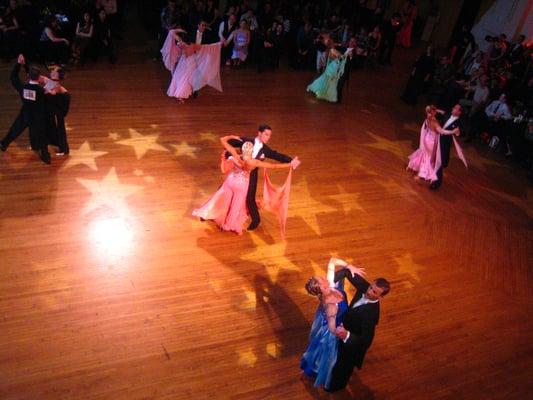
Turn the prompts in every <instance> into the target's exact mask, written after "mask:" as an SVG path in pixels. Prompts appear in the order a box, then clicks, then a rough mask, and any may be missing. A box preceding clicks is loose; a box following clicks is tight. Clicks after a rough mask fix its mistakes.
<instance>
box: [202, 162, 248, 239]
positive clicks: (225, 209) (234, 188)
mask: <svg viewBox="0 0 533 400" xmlns="http://www.w3.org/2000/svg"><path fill="white" fill-rule="evenodd" d="M249 180H250V173H249V172H248V171H246V170H244V169H242V168H241V167H239V166H238V165H237V164H235V163H234V164H233V169H232V170H231V171H230V172H229V173H228V175H227V177H226V179H225V180H224V183H223V184H222V186H221V187H220V188H219V189H218V190H217V191H216V192H215V194H214V195H213V196H211V198H210V199H209V200H207V202H206V203H205V204H204V205H203V206H201V207H200V208H197V209H196V210H194V211H193V213H192V215H194V216H195V217H198V218H202V219H205V220H214V221H215V222H216V224H217V225H218V226H219V227H220V228H221V229H222V230H224V231H233V232H236V233H238V234H239V235H240V234H242V230H243V225H244V222H245V221H246V218H247V217H248V209H247V208H246V194H247V192H248V183H249Z"/></svg>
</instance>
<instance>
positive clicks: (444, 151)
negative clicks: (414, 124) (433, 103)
mask: <svg viewBox="0 0 533 400" xmlns="http://www.w3.org/2000/svg"><path fill="white" fill-rule="evenodd" d="M461 113H462V110H461V106H460V105H459V104H456V105H455V106H453V108H452V110H451V112H448V113H439V117H438V119H439V120H440V123H441V125H442V129H446V130H448V131H453V130H454V129H456V128H458V129H459V131H458V132H457V136H459V135H460V133H461V131H462V130H463V123H462V121H461ZM439 141H440V160H441V164H440V168H439V170H438V171H437V178H438V179H437V180H436V181H435V182H432V183H431V185H430V186H429V188H430V189H431V190H437V189H438V188H439V187H440V185H442V179H443V169H444V168H446V167H447V166H448V163H449V162H450V148H451V146H452V141H453V136H452V135H439Z"/></svg>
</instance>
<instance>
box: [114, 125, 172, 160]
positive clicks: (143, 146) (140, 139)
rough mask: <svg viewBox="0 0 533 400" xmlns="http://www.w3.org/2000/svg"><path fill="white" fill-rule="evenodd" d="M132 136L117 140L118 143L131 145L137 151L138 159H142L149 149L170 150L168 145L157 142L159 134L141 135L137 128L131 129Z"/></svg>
mask: <svg viewBox="0 0 533 400" xmlns="http://www.w3.org/2000/svg"><path fill="white" fill-rule="evenodd" d="M129 133H130V138H129V139H123V140H119V141H117V143H118V144H121V145H124V146H131V147H133V150H134V151H135V155H136V156H137V160H140V159H141V158H142V157H143V156H144V155H145V154H146V153H147V152H148V150H157V151H168V149H167V148H166V147H163V146H161V145H160V144H159V143H157V138H159V134H153V135H141V134H140V133H139V132H137V131H136V130H135V129H131V128H130V129H129Z"/></svg>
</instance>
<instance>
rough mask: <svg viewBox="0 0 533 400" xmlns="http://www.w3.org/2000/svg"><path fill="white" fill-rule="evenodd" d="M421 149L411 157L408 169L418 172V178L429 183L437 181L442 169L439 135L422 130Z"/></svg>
mask: <svg viewBox="0 0 533 400" xmlns="http://www.w3.org/2000/svg"><path fill="white" fill-rule="evenodd" d="M422 129H423V130H424V132H423V133H422V135H421V137H420V147H419V148H418V149H417V150H416V151H415V152H414V153H413V154H411V155H410V156H409V165H408V168H409V169H411V170H413V171H415V172H417V173H418V176H419V177H420V178H422V179H425V180H428V181H432V182H433V181H436V180H437V179H438V178H437V171H438V170H439V168H440V146H439V135H438V134H437V133H435V132H433V131H431V130H429V129H427V128H426V129H425V128H422Z"/></svg>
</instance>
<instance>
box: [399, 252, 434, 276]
mask: <svg viewBox="0 0 533 400" xmlns="http://www.w3.org/2000/svg"><path fill="white" fill-rule="evenodd" d="M393 258H394V261H396V263H397V264H398V273H399V274H406V275H408V276H410V277H411V278H413V279H414V280H415V281H417V282H420V275H419V274H418V273H419V272H420V271H424V270H425V269H426V267H424V266H423V265H420V264H417V263H415V262H414V261H413V255H412V254H411V253H406V254H404V255H403V256H400V257H398V256H395V257H393Z"/></svg>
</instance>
